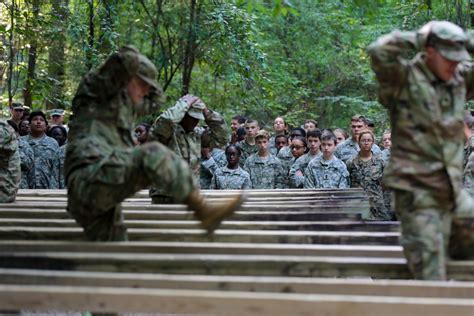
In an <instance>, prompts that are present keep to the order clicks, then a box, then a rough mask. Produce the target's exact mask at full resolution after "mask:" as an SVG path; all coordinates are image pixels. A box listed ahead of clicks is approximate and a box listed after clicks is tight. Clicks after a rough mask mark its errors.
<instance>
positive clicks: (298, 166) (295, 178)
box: [289, 152, 322, 188]
mask: <svg viewBox="0 0 474 316" xmlns="http://www.w3.org/2000/svg"><path fill="white" fill-rule="evenodd" d="M320 156H322V153H321V152H320V153H319V154H317V155H314V156H313V155H311V154H310V153H307V154H304V155H303V156H301V157H299V158H298V159H296V161H295V162H294V163H293V164H292V165H291V168H290V174H289V179H290V188H302V187H303V185H304V173H305V171H306V168H307V167H308V164H309V162H310V161H311V160H313V159H314V158H316V157H320ZM298 171H301V173H302V174H303V175H301V176H300V175H297V174H296V173H297V172H298Z"/></svg>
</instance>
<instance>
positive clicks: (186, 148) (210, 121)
mask: <svg viewBox="0 0 474 316" xmlns="http://www.w3.org/2000/svg"><path fill="white" fill-rule="evenodd" d="M188 110H189V105H188V104H187V102H185V101H182V100H178V102H176V104H175V105H174V106H173V107H171V108H169V109H168V110H166V111H165V112H163V113H162V114H161V115H160V116H159V117H158V118H157V120H156V122H155V124H154V127H153V131H152V134H153V136H152V137H154V138H156V139H157V140H158V141H159V142H161V143H162V144H164V145H166V146H167V147H168V148H170V149H171V150H172V151H174V152H175V153H176V154H177V155H178V156H180V157H182V158H183V159H184V160H185V161H186V162H187V163H188V164H189V166H190V168H191V170H192V171H193V174H194V175H195V177H196V179H199V174H200V165H201V134H202V132H203V129H202V128H200V127H196V128H195V129H194V131H193V132H191V133H187V132H186V131H185V130H184V128H183V127H182V126H181V125H180V124H179V123H180V122H181V120H182V119H183V118H184V116H185V114H186V112H187V111H188ZM203 114H204V118H205V121H206V125H208V126H209V128H210V130H211V143H210V147H211V148H213V147H221V146H224V145H225V143H226V141H227V126H226V123H225V121H224V119H223V118H222V116H221V115H220V114H219V113H217V112H213V111H211V110H209V111H208V112H203Z"/></svg>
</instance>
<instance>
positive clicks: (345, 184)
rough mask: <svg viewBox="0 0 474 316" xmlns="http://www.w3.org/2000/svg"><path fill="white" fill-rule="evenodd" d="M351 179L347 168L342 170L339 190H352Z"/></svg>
mask: <svg viewBox="0 0 474 316" xmlns="http://www.w3.org/2000/svg"><path fill="white" fill-rule="evenodd" d="M349 181H350V179H349V171H347V168H346V166H343V167H342V168H341V179H340V181H339V186H338V188H339V189H348V188H350V182H349Z"/></svg>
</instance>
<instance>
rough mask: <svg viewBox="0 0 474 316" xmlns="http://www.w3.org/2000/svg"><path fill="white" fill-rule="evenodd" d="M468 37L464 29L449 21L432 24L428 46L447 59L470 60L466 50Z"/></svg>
mask: <svg viewBox="0 0 474 316" xmlns="http://www.w3.org/2000/svg"><path fill="white" fill-rule="evenodd" d="M466 41H467V36H466V33H465V32H464V31H463V29H462V28H460V27H459V26H457V25H456V24H453V23H451V22H448V21H434V22H432V25H431V29H430V35H429V39H428V45H430V46H433V47H434V48H436V50H437V51H438V52H439V53H440V54H441V55H442V56H443V57H444V58H446V59H449V60H452V61H463V60H470V59H471V56H470V55H469V53H468V52H467V49H466Z"/></svg>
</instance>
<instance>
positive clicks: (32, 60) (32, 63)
mask: <svg viewBox="0 0 474 316" xmlns="http://www.w3.org/2000/svg"><path fill="white" fill-rule="evenodd" d="M31 6H32V12H33V19H32V23H31V27H32V30H33V35H32V36H31V38H30V48H29V50H28V69H27V73H26V80H25V87H24V88H23V102H24V104H25V105H26V106H28V107H30V108H31V107H32V104H33V92H32V89H33V82H34V80H35V68H36V51H37V47H38V40H37V36H36V33H35V31H36V30H37V26H38V24H37V21H38V13H39V11H40V3H39V0H33V1H32V2H31Z"/></svg>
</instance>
